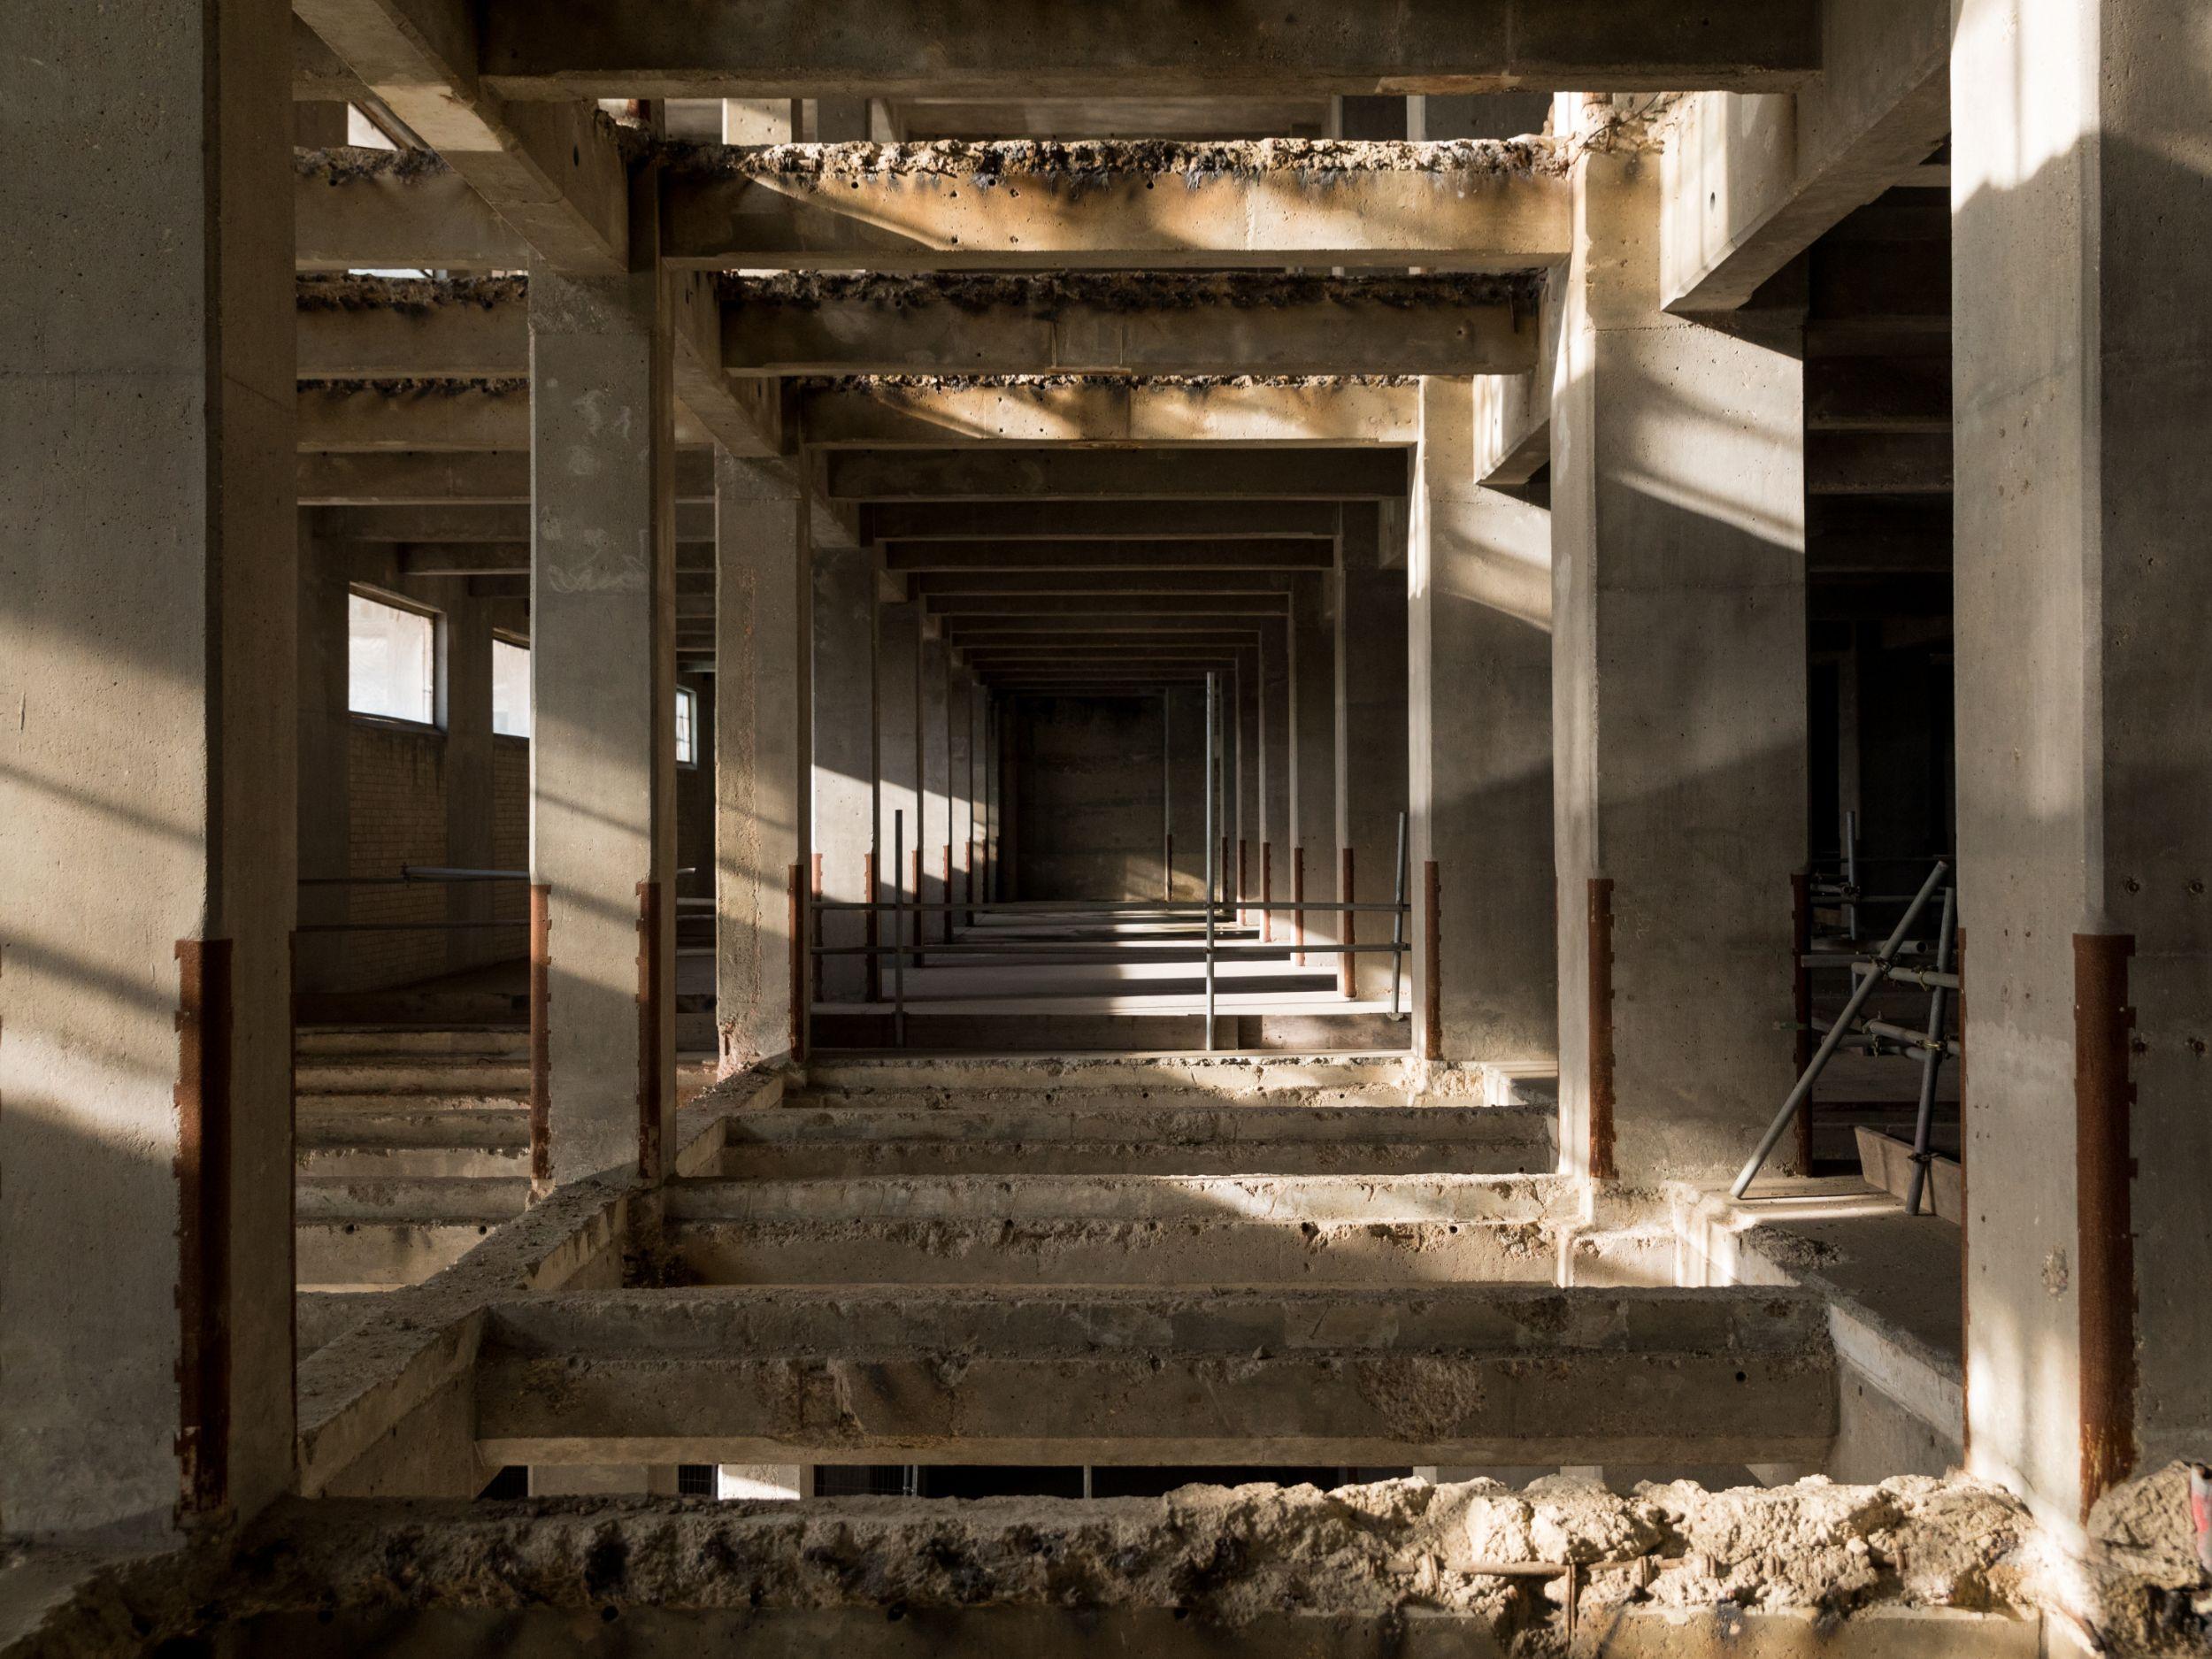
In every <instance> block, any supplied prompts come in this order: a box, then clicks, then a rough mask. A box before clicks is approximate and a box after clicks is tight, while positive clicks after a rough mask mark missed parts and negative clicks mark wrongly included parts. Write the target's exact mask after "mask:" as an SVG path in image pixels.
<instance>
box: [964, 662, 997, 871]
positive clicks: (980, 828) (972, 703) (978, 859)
mask: <svg viewBox="0 0 2212 1659" xmlns="http://www.w3.org/2000/svg"><path fill="white" fill-rule="evenodd" d="M990 718H991V695H990V693H989V692H987V691H986V690H985V689H984V688H983V684H982V682H981V681H980V680H978V681H977V682H976V686H975V691H974V695H972V696H971V697H970V698H969V699H968V722H969V729H968V744H969V749H968V756H969V769H970V771H971V772H972V776H973V779H974V783H973V786H972V787H973V788H974V792H975V795H974V799H975V850H974V852H973V853H972V854H971V855H970V856H972V858H973V860H974V862H975V896H976V897H977V899H978V900H983V899H987V898H989V897H990V896H991V863H990V853H991V836H992V833H993V831H992V819H993V817H994V814H993V811H992V800H993V797H994V795H995V790H996V786H995V785H994V784H993V782H992V781H991V734H990Z"/></svg>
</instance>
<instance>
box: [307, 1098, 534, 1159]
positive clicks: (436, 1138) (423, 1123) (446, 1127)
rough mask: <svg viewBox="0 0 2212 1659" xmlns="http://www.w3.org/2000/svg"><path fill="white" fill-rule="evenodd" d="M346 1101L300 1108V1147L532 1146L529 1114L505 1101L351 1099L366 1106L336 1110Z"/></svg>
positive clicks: (316, 1102) (326, 1101) (320, 1102)
mask: <svg viewBox="0 0 2212 1659" xmlns="http://www.w3.org/2000/svg"><path fill="white" fill-rule="evenodd" d="M343 1098H348V1097H342V1096H322V1097H310V1098H309V1099H307V1100H303V1101H302V1102H301V1103H300V1110H299V1113H298V1145H299V1146H300V1148H302V1150H303V1151H306V1150H315V1151H336V1150H342V1149H345V1148H362V1149H364V1150H375V1149H378V1148H391V1149H394V1150H403V1149H411V1148H445V1147H452V1148H478V1147H501V1148H504V1147H524V1148H526V1147H528V1146H529V1144H530V1110H529V1108H528V1107H527V1106H525V1105H518V1104H516V1103H514V1102H510V1101H507V1100H505V1099H500V1098H495V1099H485V1098H483V1097H479V1096H472V1097H469V1099H468V1103H467V1104H466V1105H463V1106H454V1105H449V1104H447V1103H445V1102H444V1101H443V1100H442V1098H440V1097H435V1096H425V1097H416V1096H406V1097H403V1098H402V1099H401V1100H399V1101H394V1100H393V1099H392V1098H391V1097H389V1096H385V1095H370V1096H365V1097H363V1096H355V1097H350V1098H351V1099H352V1100H356V1101H359V1100H365V1101H366V1102H367V1103H365V1104H352V1103H349V1104H346V1105H336V1104H333V1103H332V1102H333V1101H334V1100H337V1099H343Z"/></svg>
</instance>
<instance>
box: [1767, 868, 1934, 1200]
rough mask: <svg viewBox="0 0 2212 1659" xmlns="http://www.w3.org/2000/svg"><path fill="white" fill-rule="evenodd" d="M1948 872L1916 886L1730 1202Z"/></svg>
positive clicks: (1810, 1089) (1792, 1113)
mask: <svg viewBox="0 0 2212 1659" xmlns="http://www.w3.org/2000/svg"><path fill="white" fill-rule="evenodd" d="M1949 868H1950V865H1948V864H1945V863H1944V862H1943V861H1942V860H1941V859H1938V860H1937V861H1936V867H1935V868H1934V869H1932V870H1931V871H1930V872H1928V879H1926V880H1925V881H1924V882H1922V883H1921V884H1920V891H1919V893H1918V894H1916V895H1915V896H1914V898H1913V902H1912V903H1911V905H1910V906H1909V908H1908V909H1907V910H1906V911H1905V914H1904V915H1903V917H1901V918H1900V919H1899V921H1898V923H1897V928H1896V931H1895V932H1893V933H1891V934H1890V936H1889V937H1888V939H1886V941H1883V944H1882V948H1881V949H1880V950H1878V951H1877V952H1876V953H1875V956H1874V972H1871V973H1870V974H1868V975H1867V976H1866V977H1865V978H1864V979H1861V980H1860V981H1859V982H1858V983H1857V985H1855V987H1853V988H1852V991H1851V1000H1850V1001H1849V1002H1847V1003H1845V1004H1844V1009H1843V1012H1842V1013H1841V1014H1839V1015H1838V1016H1837V1017H1836V1023H1835V1024H1834V1025H1832V1027H1830V1028H1829V1032H1828V1034H1827V1036H1825V1037H1824V1038H1823V1039H1822V1040H1821V1043H1820V1048H1819V1051H1818V1052H1817V1053H1816V1054H1815V1055H1814V1056H1813V1058H1812V1064H1809V1065H1808V1066H1807V1067H1806V1068H1805V1075H1804V1076H1802V1077H1801V1078H1799V1079H1797V1087H1795V1088H1793V1089H1792V1090H1791V1091H1790V1097H1789V1098H1788V1099H1787V1100H1786V1101H1784V1102H1782V1110H1780V1111H1778V1112H1777V1113H1775V1114H1774V1121H1773V1122H1772V1123H1771V1124H1769V1125H1767V1132H1766V1133H1765V1134H1764V1135H1763V1136H1762V1137H1761V1138H1760V1141H1759V1149H1758V1150H1757V1151H1756V1152H1754V1153H1753V1154H1752V1155H1751V1157H1750V1161H1749V1162H1747V1164H1745V1165H1744V1166H1743V1172H1742V1173H1741V1174H1740V1175H1738V1176H1737V1177H1736V1184H1735V1185H1734V1186H1732V1187H1730V1188H1729V1189H1728V1195H1729V1196H1730V1197H1731V1198H1741V1197H1742V1196H1743V1195H1744V1191H1745V1189H1746V1188H1747V1187H1749V1186H1750V1185H1751V1183H1752V1181H1753V1180H1754V1179H1756V1178H1757V1176H1758V1173H1759V1166H1760V1165H1761V1164H1764V1163H1765V1162H1766V1161H1767V1155H1768V1154H1769V1153H1770V1152H1772V1151H1773V1150H1774V1148H1775V1143H1776V1142H1778V1141H1780V1140H1781V1138H1782V1136H1783V1133H1784V1132H1785V1131H1786V1130H1787V1129H1788V1128H1789V1126H1790V1123H1791V1121H1792V1120H1793V1118H1796V1116H1797V1114H1798V1111H1799V1110H1800V1109H1801V1107H1802V1106H1803V1105H1804V1103H1805V1102H1807V1101H1808V1100H1809V1099H1811V1098H1812V1093H1813V1085H1814V1084H1816V1083H1817V1082H1818V1081H1820V1074H1821V1072H1823V1071H1825V1070H1826V1069H1827V1066H1828V1062H1829V1060H1830V1058H1831V1057H1832V1056H1833V1055H1834V1054H1835V1052H1836V1049H1837V1048H1838V1047H1839V1045H1840V1044H1841V1043H1842V1041H1843V1040H1844V1038H1845V1036H1846V1035H1847V1033H1849V1031H1850V1029H1851V1022H1852V1021H1853V1020H1855V1019H1856V1018H1858V1015H1859V1010H1861V1009H1862V1008H1863V1007H1865V1006H1866V999H1867V998H1868V997H1870V996H1871V995H1874V987H1876V986H1878V985H1879V984H1880V983H1881V982H1882V976H1883V974H1884V973H1885V972H1887V971H1888V968H1889V964H1890V963H1891V961H1892V960H1893V958H1894V957H1895V956H1896V955H1897V953H1898V951H1900V950H1901V949H1903V948H1904V943H1905V935H1906V933H1908V932H1909V931H1910V930H1911V927H1912V925H1913V923H1914V922H1915V921H1916V919H1917V918H1919V915H1920V912H1921V910H1922V908H1923V907H1924V906H1925V905H1926V903H1927V902H1928V897H1929V895H1931V894H1932V893H1933V892H1934V891H1935V889H1936V883H1938V882H1939V881H1940V880H1942V879H1943V875H1944V872H1946V871H1947V870H1948V869H1949Z"/></svg>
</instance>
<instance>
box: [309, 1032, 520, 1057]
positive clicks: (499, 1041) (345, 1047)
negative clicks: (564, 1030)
mask: <svg viewBox="0 0 2212 1659" xmlns="http://www.w3.org/2000/svg"><path fill="white" fill-rule="evenodd" d="M295 1049H296V1052H297V1053H298V1054H300V1055H301V1056H321V1055H371V1056H373V1055H480V1056H489V1057H506V1058H522V1059H527V1058H528V1056H529V1053H530V1033H529V1030H528V1028H527V1027H526V1026H521V1025H452V1026H443V1027H437V1028H426V1027H420V1026H406V1025H309V1026H303V1027H301V1029H300V1031H299V1033H298V1034H297V1036H296V1039H295Z"/></svg>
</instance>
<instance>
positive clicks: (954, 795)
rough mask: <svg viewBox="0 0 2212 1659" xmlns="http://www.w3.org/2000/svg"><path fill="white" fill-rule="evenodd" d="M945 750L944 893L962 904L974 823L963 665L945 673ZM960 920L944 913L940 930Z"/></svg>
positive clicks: (970, 684)
mask: <svg viewBox="0 0 2212 1659" xmlns="http://www.w3.org/2000/svg"><path fill="white" fill-rule="evenodd" d="M945 752H946V754H947V756H948V757H949V764H950V766H951V782H950V784H949V799H950V800H951V802H952V826H951V835H950V839H951V841H952V891H951V893H950V894H949V895H947V897H948V902H950V903H954V904H964V903H966V902H968V900H969V899H970V898H971V897H972V890H971V889H972V884H973V882H974V859H975V827H976V798H975V797H976V787H975V675H974V673H973V672H971V671H970V670H969V669H968V668H966V667H965V666H961V667H956V668H951V669H949V670H948V671H947V672H946V675H945ZM961 920H962V918H960V917H958V916H956V915H951V914H948V915H947V916H945V917H944V918H942V921H941V926H940V927H939V933H940V934H941V936H942V937H944V938H946V939H950V938H951V937H952V930H953V928H954V926H956V925H957V924H959V923H960V922H961Z"/></svg>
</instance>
